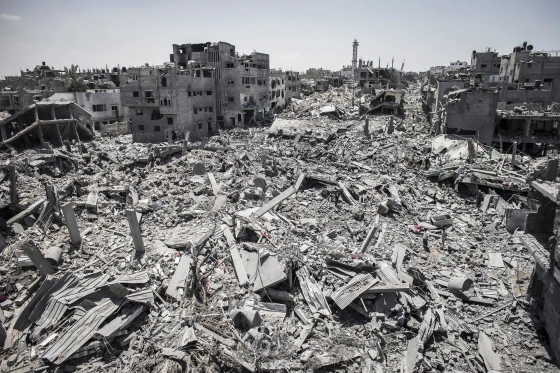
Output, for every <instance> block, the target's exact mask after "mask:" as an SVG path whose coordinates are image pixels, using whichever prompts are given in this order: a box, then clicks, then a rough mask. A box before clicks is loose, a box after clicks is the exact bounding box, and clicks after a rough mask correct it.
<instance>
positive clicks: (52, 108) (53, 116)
mask: <svg viewBox="0 0 560 373" xmlns="http://www.w3.org/2000/svg"><path fill="white" fill-rule="evenodd" d="M51 116H52V118H51V119H52V120H56V114H55V112H54V105H52V106H51Z"/></svg>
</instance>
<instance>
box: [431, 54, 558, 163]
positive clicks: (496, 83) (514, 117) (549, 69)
mask: <svg viewBox="0 0 560 373" xmlns="http://www.w3.org/2000/svg"><path fill="white" fill-rule="evenodd" d="M559 67H560V57H553V56H551V55H550V54H548V53H546V52H533V47H532V46H531V45H527V43H523V45H522V46H519V47H515V48H514V49H513V52H512V53H510V54H508V55H505V56H501V57H500V56H498V54H497V52H495V51H490V49H488V50H487V51H486V52H476V51H474V52H473V53H472V57H471V66H470V70H467V71H468V74H455V73H446V72H444V73H442V74H439V75H438V74H435V75H430V76H427V77H425V83H424V85H423V87H422V91H421V92H422V103H423V105H422V106H423V109H424V110H425V112H426V114H427V115H428V118H429V119H430V120H431V121H432V123H433V125H434V130H435V132H436V133H447V134H456V135H462V136H474V137H476V138H477V139H478V140H479V141H480V142H481V143H483V144H486V145H492V144H494V145H496V146H499V147H500V149H503V148H505V149H508V148H510V147H511V146H512V144H513V143H515V146H517V145H518V144H521V150H522V151H524V152H525V151H529V150H528V149H530V152H532V153H537V152H539V153H542V154H546V149H547V147H548V146H549V145H550V144H558V143H560V141H559V134H560V132H559V128H558V123H559V121H560V110H558V109H559V105H558V103H559V102H560V88H558V86H557V84H555V83H554V82H555V81H557V80H559V79H560V68H559Z"/></svg>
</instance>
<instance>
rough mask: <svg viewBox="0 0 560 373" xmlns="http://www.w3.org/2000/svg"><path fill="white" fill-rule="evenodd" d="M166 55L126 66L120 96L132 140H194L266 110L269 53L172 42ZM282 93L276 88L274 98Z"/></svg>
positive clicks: (242, 122) (210, 44) (269, 94)
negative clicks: (161, 60)
mask: <svg viewBox="0 0 560 373" xmlns="http://www.w3.org/2000/svg"><path fill="white" fill-rule="evenodd" d="M170 60H171V62H170V63H166V64H165V65H164V66H158V67H150V66H145V67H140V68H129V69H128V71H127V75H128V81H127V82H126V83H125V84H124V85H123V86H122V87H121V98H122V102H123V104H124V105H127V106H128V107H129V108H130V116H131V123H132V134H133V140H134V141H136V142H161V141H165V140H166V139H169V138H171V139H178V138H183V137H184V136H186V134H187V133H189V139H191V140H196V139H200V138H202V137H207V136H211V135H213V134H215V133H217V132H216V131H218V129H219V128H226V127H234V126H236V125H239V124H249V123H251V122H252V121H253V120H255V119H256V120H260V119H262V118H263V117H264V116H265V115H267V114H268V113H269V110H270V108H271V104H270V101H271V96H272V93H271V85H270V80H269V79H270V70H269V56H268V54H264V53H257V52H254V53H252V54H249V55H239V54H237V53H236V52H235V46H233V45H232V44H229V43H224V42H218V43H201V44H181V45H178V44H174V45H173V53H172V54H171V55H170ZM275 92H276V88H275ZM282 95H283V96H284V97H282ZM285 96H286V93H285V91H281V92H280V96H279V98H281V99H282V98H283V99H285ZM275 98H276V94H275ZM284 104H285V103H284ZM276 105H278V101H277V102H276Z"/></svg>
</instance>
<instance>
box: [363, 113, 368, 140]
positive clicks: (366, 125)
mask: <svg viewBox="0 0 560 373" xmlns="http://www.w3.org/2000/svg"><path fill="white" fill-rule="evenodd" d="M364 135H365V136H366V137H367V138H368V139H369V118H368V117H367V116H366V122H365V124H364Z"/></svg>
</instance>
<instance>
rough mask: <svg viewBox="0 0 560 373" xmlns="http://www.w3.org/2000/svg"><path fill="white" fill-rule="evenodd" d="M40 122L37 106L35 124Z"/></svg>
mask: <svg viewBox="0 0 560 373" xmlns="http://www.w3.org/2000/svg"><path fill="white" fill-rule="evenodd" d="M38 121H39V110H38V109H37V105H36V104H35V122H38Z"/></svg>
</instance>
